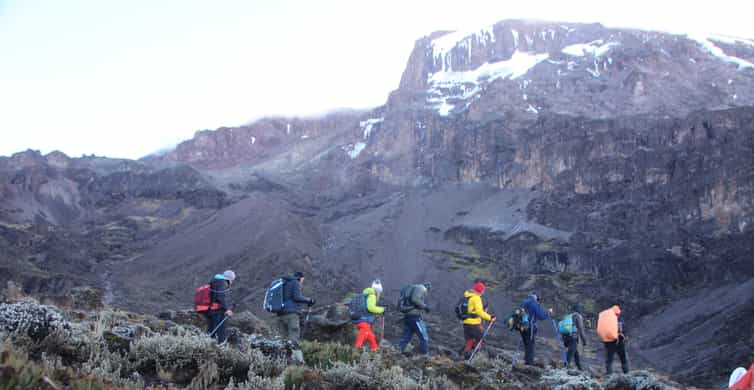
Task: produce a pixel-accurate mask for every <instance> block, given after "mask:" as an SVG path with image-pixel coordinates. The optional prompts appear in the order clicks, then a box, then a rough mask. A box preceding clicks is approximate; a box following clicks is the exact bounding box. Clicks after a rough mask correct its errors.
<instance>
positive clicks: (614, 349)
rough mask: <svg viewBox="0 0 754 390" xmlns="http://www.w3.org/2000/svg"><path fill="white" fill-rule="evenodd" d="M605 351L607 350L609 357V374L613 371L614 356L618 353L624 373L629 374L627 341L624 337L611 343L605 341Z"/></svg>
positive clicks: (607, 362)
mask: <svg viewBox="0 0 754 390" xmlns="http://www.w3.org/2000/svg"><path fill="white" fill-rule="evenodd" d="M605 351H606V352H607V359H606V360H605V365H606V366H607V374H608V375H610V374H612V373H613V357H614V356H615V354H616V353H617V354H618V358H620V365H621V367H622V368H623V373H624V374H628V357H627V356H626V342H625V341H623V339H620V340H617V341H613V342H611V343H605Z"/></svg>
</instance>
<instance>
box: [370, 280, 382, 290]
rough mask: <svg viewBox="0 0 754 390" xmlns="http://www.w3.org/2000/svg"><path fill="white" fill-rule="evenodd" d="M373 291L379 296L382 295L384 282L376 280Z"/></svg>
mask: <svg viewBox="0 0 754 390" xmlns="http://www.w3.org/2000/svg"><path fill="white" fill-rule="evenodd" d="M372 289H373V290H374V291H376V292H377V294H382V282H381V281H380V280H379V279H375V280H374V282H372Z"/></svg>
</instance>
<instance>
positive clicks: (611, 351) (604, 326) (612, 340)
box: [597, 305, 628, 375]
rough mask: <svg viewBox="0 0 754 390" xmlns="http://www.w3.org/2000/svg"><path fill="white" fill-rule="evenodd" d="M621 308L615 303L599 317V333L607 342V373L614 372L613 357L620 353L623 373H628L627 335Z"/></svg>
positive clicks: (604, 341) (603, 340) (605, 342)
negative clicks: (624, 331) (621, 317)
mask: <svg viewBox="0 0 754 390" xmlns="http://www.w3.org/2000/svg"><path fill="white" fill-rule="evenodd" d="M620 315H621V310H620V307H619V306H618V305H615V306H613V307H611V308H609V309H607V310H603V311H602V312H601V313H600V315H599V318H597V335H598V336H599V337H600V339H601V340H602V342H603V343H604V344H605V352H606V354H607V358H606V359H605V365H606V367H607V375H610V374H612V373H613V358H614V357H615V354H616V353H617V354H618V357H619V358H620V364H621V367H622V368H623V373H624V374H628V356H626V336H625V334H624V333H623V320H621V319H620Z"/></svg>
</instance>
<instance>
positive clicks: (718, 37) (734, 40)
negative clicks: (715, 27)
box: [706, 34, 754, 46]
mask: <svg viewBox="0 0 754 390" xmlns="http://www.w3.org/2000/svg"><path fill="white" fill-rule="evenodd" d="M706 38H707V39H712V40H715V41H718V42H722V43H727V44H729V45H735V44H738V43H741V44H744V45H750V46H754V40H751V39H746V38H738V37H731V36H729V35H719V34H711V35H708V36H707V37H706Z"/></svg>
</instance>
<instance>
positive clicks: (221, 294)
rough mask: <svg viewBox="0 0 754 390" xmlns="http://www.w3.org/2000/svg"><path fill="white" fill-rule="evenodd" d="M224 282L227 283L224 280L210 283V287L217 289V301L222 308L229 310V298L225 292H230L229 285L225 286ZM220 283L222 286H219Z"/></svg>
mask: <svg viewBox="0 0 754 390" xmlns="http://www.w3.org/2000/svg"><path fill="white" fill-rule="evenodd" d="M224 284H227V283H225V282H223V281H221V282H220V283H212V284H210V289H213V288H214V289H215V291H214V293H215V301H216V303H217V304H218V305H219V306H220V310H222V311H225V310H228V309H229V307H228V299H227V297H226V296H225V294H226V293H227V292H228V290H227V289H228V286H223V285H224ZM218 285H220V286H218Z"/></svg>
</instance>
